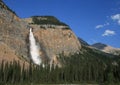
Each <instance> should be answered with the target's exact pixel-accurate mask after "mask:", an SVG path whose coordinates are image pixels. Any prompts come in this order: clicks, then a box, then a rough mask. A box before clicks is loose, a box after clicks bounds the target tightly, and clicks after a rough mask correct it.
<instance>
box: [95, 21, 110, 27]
mask: <svg viewBox="0 0 120 85" xmlns="http://www.w3.org/2000/svg"><path fill="white" fill-rule="evenodd" d="M108 25H110V24H109V23H108V22H107V23H105V24H103V25H97V26H96V27H95V28H96V29H99V28H103V27H104V26H108Z"/></svg>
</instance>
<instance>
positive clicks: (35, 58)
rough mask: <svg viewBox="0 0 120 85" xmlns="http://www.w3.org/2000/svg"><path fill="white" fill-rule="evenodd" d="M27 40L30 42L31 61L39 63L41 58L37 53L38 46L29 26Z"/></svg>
mask: <svg viewBox="0 0 120 85" xmlns="http://www.w3.org/2000/svg"><path fill="white" fill-rule="evenodd" d="M29 42H30V55H31V59H32V61H33V63H35V64H37V65H40V64H41V62H42V60H41V58H40V54H39V47H38V46H37V45H36V41H35V38H34V35H33V32H32V28H30V33H29Z"/></svg>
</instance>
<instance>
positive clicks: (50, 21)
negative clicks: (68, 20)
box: [32, 16, 68, 26]
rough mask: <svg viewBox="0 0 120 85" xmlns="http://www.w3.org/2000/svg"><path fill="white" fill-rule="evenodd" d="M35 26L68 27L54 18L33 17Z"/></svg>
mask: <svg viewBox="0 0 120 85" xmlns="http://www.w3.org/2000/svg"><path fill="white" fill-rule="evenodd" d="M32 20H33V24H38V25H46V24H47V25H63V26H68V25H67V24H65V23H63V22H60V21H59V20H58V19H57V18H56V17H54V16H32Z"/></svg>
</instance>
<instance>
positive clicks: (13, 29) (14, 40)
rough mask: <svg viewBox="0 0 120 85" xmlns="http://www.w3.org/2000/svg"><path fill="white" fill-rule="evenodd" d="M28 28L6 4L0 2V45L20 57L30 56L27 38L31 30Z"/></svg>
mask: <svg viewBox="0 0 120 85" xmlns="http://www.w3.org/2000/svg"><path fill="white" fill-rule="evenodd" d="M26 27H27V23H26V24H25V23H24V22H23V21H21V20H20V19H19V18H18V17H17V16H16V15H15V14H14V13H13V12H11V10H8V8H7V6H6V5H5V4H4V3H2V2H0V45H1V44H2V43H4V44H5V45H6V46H7V47H8V48H9V49H11V51H14V53H13V54H14V55H15V56H18V57H25V58H27V56H28V49H27V42H26V38H27V35H28V32H29V30H27V29H26ZM0 49H1V48H0ZM9 54H10V53H8V55H9ZM9 56H10V55H9ZM6 57H7V56H6ZM11 57H12V56H11ZM8 58H9V57H8ZM8 60H9V59H8Z"/></svg>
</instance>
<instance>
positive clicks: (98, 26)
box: [95, 25, 104, 29]
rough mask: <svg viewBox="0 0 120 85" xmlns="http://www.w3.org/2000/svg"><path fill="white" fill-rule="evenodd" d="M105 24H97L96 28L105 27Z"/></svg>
mask: <svg viewBox="0 0 120 85" xmlns="http://www.w3.org/2000/svg"><path fill="white" fill-rule="evenodd" d="M103 27H104V26H103V25H97V26H96V27H95V28H97V29H99V28H103Z"/></svg>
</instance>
